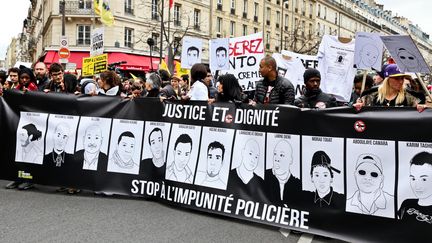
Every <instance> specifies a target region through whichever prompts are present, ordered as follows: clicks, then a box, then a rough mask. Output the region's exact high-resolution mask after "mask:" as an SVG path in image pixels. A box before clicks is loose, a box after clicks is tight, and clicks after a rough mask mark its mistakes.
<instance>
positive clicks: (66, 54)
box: [58, 47, 70, 59]
mask: <svg viewBox="0 0 432 243" xmlns="http://www.w3.org/2000/svg"><path fill="white" fill-rule="evenodd" d="M58 55H59V57H60V58H63V59H67V58H69V57H70V51H69V49H67V48H66V47H62V48H60V50H59V52H58Z"/></svg>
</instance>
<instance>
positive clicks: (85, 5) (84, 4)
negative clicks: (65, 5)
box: [78, 0, 92, 9]
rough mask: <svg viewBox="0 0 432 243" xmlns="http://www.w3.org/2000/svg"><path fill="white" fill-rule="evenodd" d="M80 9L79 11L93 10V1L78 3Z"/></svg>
mask: <svg viewBox="0 0 432 243" xmlns="http://www.w3.org/2000/svg"><path fill="white" fill-rule="evenodd" d="M78 8H79V9H91V8H92V1H88V0H87V1H79V2H78Z"/></svg>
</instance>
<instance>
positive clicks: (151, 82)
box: [145, 73, 162, 97]
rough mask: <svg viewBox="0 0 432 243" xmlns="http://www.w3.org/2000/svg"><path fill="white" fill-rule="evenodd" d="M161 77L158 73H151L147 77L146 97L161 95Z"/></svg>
mask: <svg viewBox="0 0 432 243" xmlns="http://www.w3.org/2000/svg"><path fill="white" fill-rule="evenodd" d="M161 83H162V81H161V78H160V77H159V75H158V74H157V73H151V74H149V75H148V77H147V78H146V82H145V89H146V91H147V96H146V97H159V96H160V89H161Z"/></svg>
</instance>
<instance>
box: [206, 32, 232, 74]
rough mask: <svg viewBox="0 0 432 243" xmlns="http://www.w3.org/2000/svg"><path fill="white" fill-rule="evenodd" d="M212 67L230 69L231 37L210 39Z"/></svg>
mask: <svg viewBox="0 0 432 243" xmlns="http://www.w3.org/2000/svg"><path fill="white" fill-rule="evenodd" d="M210 54H211V56H210V69H211V70H212V72H214V71H216V70H229V38H222V39H213V40H210Z"/></svg>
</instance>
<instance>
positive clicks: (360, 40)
mask: <svg viewBox="0 0 432 243" xmlns="http://www.w3.org/2000/svg"><path fill="white" fill-rule="evenodd" d="M355 40H356V41H355V49H354V65H355V67H356V68H357V69H370V68H374V69H375V70H377V71H381V60H382V55H383V47H384V44H383V43H382V41H381V38H380V35H379V34H378V33H367V32H357V33H356V36H355Z"/></svg>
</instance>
